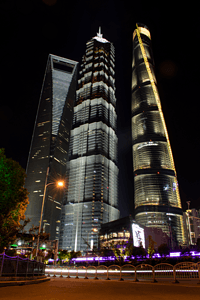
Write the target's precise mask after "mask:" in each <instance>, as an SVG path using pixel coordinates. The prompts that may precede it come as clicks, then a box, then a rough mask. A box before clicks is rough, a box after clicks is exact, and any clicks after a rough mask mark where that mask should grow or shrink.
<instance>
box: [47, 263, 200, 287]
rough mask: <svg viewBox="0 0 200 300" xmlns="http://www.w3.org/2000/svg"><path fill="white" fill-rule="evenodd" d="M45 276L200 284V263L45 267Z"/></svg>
mask: <svg viewBox="0 0 200 300" xmlns="http://www.w3.org/2000/svg"><path fill="white" fill-rule="evenodd" d="M45 274H46V275H48V276H54V277H57V276H60V277H67V278H70V277H73V278H76V279H78V278H84V279H88V278H89V279H105V280H110V279H113V280H120V281H122V280H132V281H135V282H136V281H140V280H148V281H151V282H157V281H159V280H173V282H174V283H178V282H179V281H178V280H181V279H190V280H192V279H197V280H198V283H200V263H192V262H181V263H178V264H176V265H174V266H173V265H171V264H167V263H160V264H157V265H155V266H152V265H149V264H139V265H137V266H133V265H131V264H126V265H123V266H118V265H111V266H109V267H107V266H105V265H100V266H97V267H95V266H88V267H85V266H79V267H75V266H69V267H67V266H46V270H45Z"/></svg>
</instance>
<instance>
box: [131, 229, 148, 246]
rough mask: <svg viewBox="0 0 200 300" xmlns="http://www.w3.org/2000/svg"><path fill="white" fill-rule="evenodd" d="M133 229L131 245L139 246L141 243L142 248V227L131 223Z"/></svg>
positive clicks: (143, 239)
mask: <svg viewBox="0 0 200 300" xmlns="http://www.w3.org/2000/svg"><path fill="white" fill-rule="evenodd" d="M132 231H133V246H134V247H140V245H141V244H142V246H143V248H145V238H144V229H143V228H142V227H140V226H139V225H138V224H136V223H133V224H132Z"/></svg>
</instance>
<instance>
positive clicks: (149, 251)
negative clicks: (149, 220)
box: [147, 235, 156, 258]
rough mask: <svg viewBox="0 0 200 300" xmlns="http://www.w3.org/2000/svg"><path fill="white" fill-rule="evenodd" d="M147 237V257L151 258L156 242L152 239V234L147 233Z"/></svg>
mask: <svg viewBox="0 0 200 300" xmlns="http://www.w3.org/2000/svg"><path fill="white" fill-rule="evenodd" d="M148 239H149V247H148V250H147V252H148V254H149V257H150V258H152V255H153V254H154V253H155V249H154V247H155V245H156V242H155V241H154V240H153V239H152V236H151V235H149V236H148Z"/></svg>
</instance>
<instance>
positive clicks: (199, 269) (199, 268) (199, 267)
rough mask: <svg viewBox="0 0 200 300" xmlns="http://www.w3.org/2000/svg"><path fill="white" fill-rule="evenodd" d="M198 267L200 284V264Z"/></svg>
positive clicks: (199, 282)
mask: <svg viewBox="0 0 200 300" xmlns="http://www.w3.org/2000/svg"><path fill="white" fill-rule="evenodd" d="M197 266H198V275H199V281H198V282H197V284H200V264H198V263H197Z"/></svg>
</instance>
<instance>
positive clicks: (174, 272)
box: [173, 266, 179, 283]
mask: <svg viewBox="0 0 200 300" xmlns="http://www.w3.org/2000/svg"><path fill="white" fill-rule="evenodd" d="M173 275H174V281H173V283H179V281H178V280H177V279H176V269H175V266H173Z"/></svg>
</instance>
